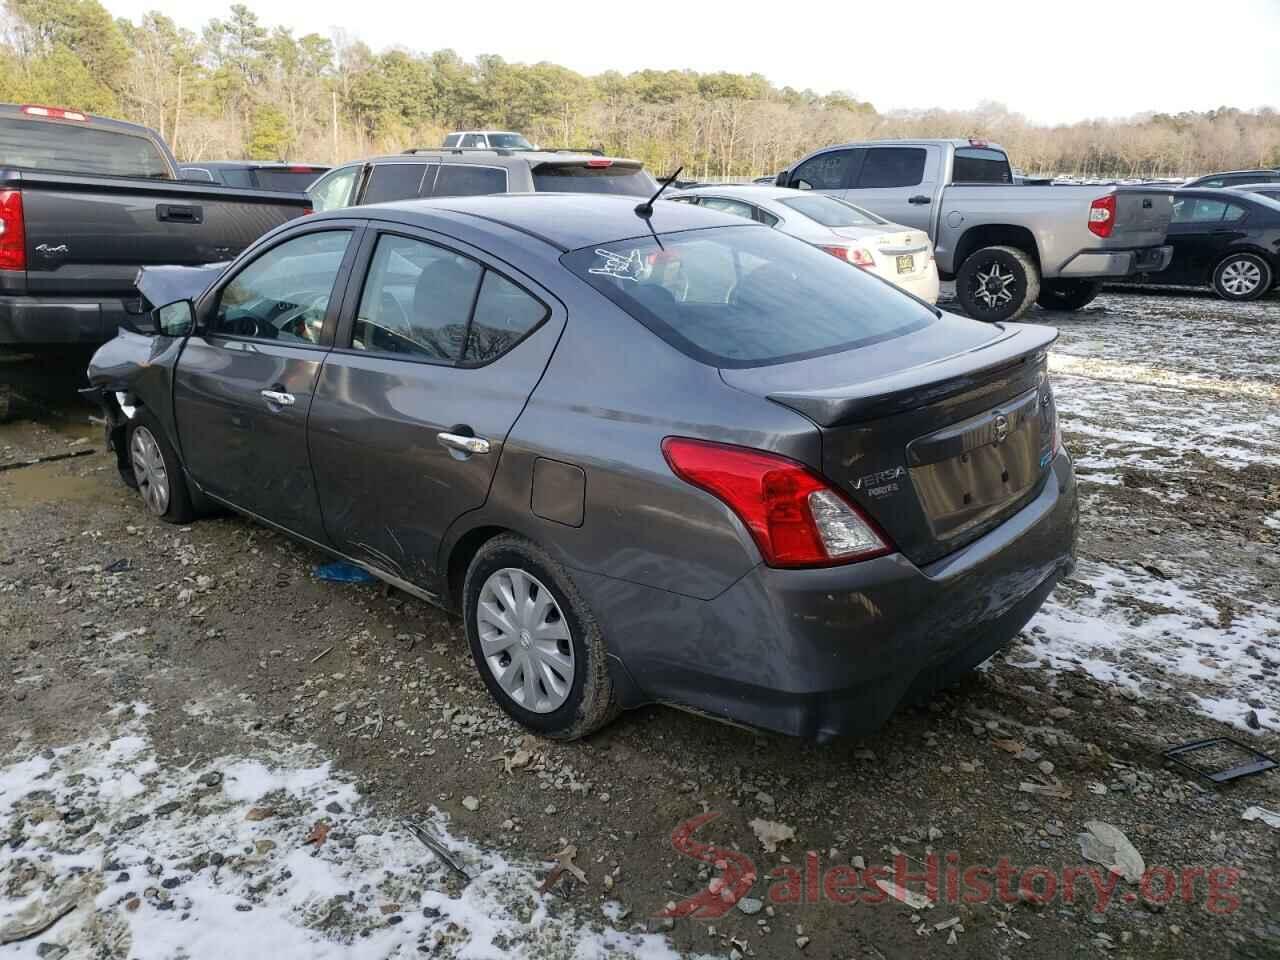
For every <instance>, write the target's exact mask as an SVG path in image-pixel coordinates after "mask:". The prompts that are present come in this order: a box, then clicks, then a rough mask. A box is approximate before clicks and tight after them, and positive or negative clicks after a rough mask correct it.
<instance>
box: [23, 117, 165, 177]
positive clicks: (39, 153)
mask: <svg viewBox="0 0 1280 960" xmlns="http://www.w3.org/2000/svg"><path fill="white" fill-rule="evenodd" d="M0 164H4V165H5V166H12V167H31V168H33V169H36V170H56V171H61V172H64V173H88V174H103V175H106V176H110V177H145V178H147V179H153V180H171V179H173V173H172V172H171V171H170V169H169V163H168V161H167V160H165V158H164V156H163V155H162V154H161V153H160V151H159V150H158V149H157V148H156V145H155V144H154V143H152V142H151V141H150V140H148V139H146V138H145V137H138V136H134V135H133V134H129V133H121V132H119V131H116V130H105V129H102V128H101V127H89V126H82V125H79V124H72V123H46V122H43V121H39V120H18V119H12V118H6V119H0Z"/></svg>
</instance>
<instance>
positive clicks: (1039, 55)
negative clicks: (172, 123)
mask: <svg viewBox="0 0 1280 960" xmlns="http://www.w3.org/2000/svg"><path fill="white" fill-rule="evenodd" d="M246 2H247V4H248V6H249V7H250V8H251V9H253V10H254V11H255V12H256V13H257V14H258V16H259V18H260V19H261V20H262V21H263V22H264V23H266V24H267V25H269V26H275V25H283V26H287V27H292V28H293V30H294V33H295V35H301V34H304V33H313V32H314V33H320V34H324V35H326V36H327V35H330V34H331V33H332V31H333V30H334V29H335V28H336V29H341V30H343V31H345V32H346V34H347V35H348V36H350V37H351V38H353V39H359V40H363V41H364V42H365V43H367V44H369V46H371V47H372V48H373V49H374V50H382V49H385V48H388V47H395V46H399V47H404V48H407V49H410V50H414V51H430V50H438V49H441V48H444V47H451V48H453V49H454V50H456V51H458V53H460V54H462V55H463V56H464V57H466V58H468V59H470V58H472V57H474V56H475V55H477V54H490V53H491V54H498V55H499V56H502V57H503V58H505V59H507V60H509V61H513V62H525V63H535V62H538V61H540V60H549V61H551V62H553V63H558V64H561V65H563V66H566V67H569V68H570V69H573V70H576V71H578V72H579V73H584V74H596V73H601V72H603V71H605V70H609V69H616V70H620V71H622V72H623V73H629V72H631V71H632V70H640V69H645V68H652V69H660V70H666V69H693V70H697V71H699V72H710V71H717V70H729V71H734V72H740V73H761V74H763V75H764V76H766V77H767V78H768V79H769V80H770V81H772V82H773V83H774V84H775V85H777V86H780V87H781V86H791V87H795V88H797V89H804V88H806V87H807V88H810V89H813V90H816V91H818V92H819V93H831V92H833V91H845V92H848V93H852V94H853V95H855V96H856V97H857V98H858V99H860V100H869V101H871V103H873V104H874V105H875V107H876V109H878V110H880V111H882V112H885V111H890V110H897V109H913V108H914V109H919V108H926V107H942V108H946V109H969V108H972V107H974V106H976V105H977V104H978V103H979V102H981V101H985V100H994V101H998V102H1000V103H1003V104H1005V105H1006V106H1007V107H1008V108H1009V109H1010V110H1012V111H1014V112H1015V113H1021V114H1023V115H1025V116H1026V117H1027V118H1028V119H1030V120H1031V121H1033V122H1035V123H1044V124H1053V123H1072V122H1075V121H1078V120H1085V119H1092V118H1098V117H1108V118H1110V117H1127V116H1132V115H1134V114H1137V113H1142V112H1145V111H1159V112H1178V111H1180V110H1208V109H1212V108H1214V107H1219V106H1224V105H1225V106H1234V107H1240V108H1242V109H1253V108H1256V107H1260V106H1275V107H1280V53H1277V51H1280V0H1230V2H1229V3H1227V4H1224V5H1222V6H1218V5H1213V4H1208V3H1205V2H1203V0H1200V2H1191V0H1164V2H1161V0H1147V2H1143V3H1134V2H1132V0H1111V2H1096V0H1049V2H1046V0H1014V2H1011V3H1006V2H988V3H954V2H946V3H942V2H938V0H906V2H900V3H890V2H857V0H850V2H847V3H841V2H838V0H836V2H826V3H818V4H812V3H811V4H809V5H807V6H806V5H801V6H799V7H792V6H791V5H790V4H789V3H786V2H778V0H763V2H762V0H745V2H741V0H740V2H737V3H725V2H721V0H701V2H693V3H688V2H685V3H672V4H670V5H667V4H663V3H655V2H652V0H647V2H636V0H622V2H619V0H609V2H605V0H595V2H592V0H579V2H576V3H553V4H547V3H541V2H538V0H485V2H484V3H474V2H467V3H463V2H455V0H425V2H412V0H410V2H405V0H399V2H397V0H362V2H360V3H358V4H355V3H351V2H350V0H307V2H306V3H299V2H298V0H246ZM104 3H105V5H106V7H107V8H108V9H109V10H110V11H111V12H112V13H113V14H115V15H116V16H125V17H129V18H131V19H134V20H137V19H138V18H139V17H140V16H141V15H142V13H144V12H145V11H147V10H153V9H155V10H160V11H161V12H163V13H165V14H167V15H169V16H170V17H172V18H173V19H174V20H176V21H178V22H179V23H181V24H182V25H184V26H187V27H190V28H192V29H197V30H198V29H199V27H200V26H201V25H202V24H203V23H204V22H205V21H206V20H208V19H209V18H210V17H220V16H225V15H226V11H227V9H228V8H229V6H230V2H228V3H226V4H225V5H224V4H221V3H217V2H214V3H202V4H193V3H191V2H190V0H185V2H183V0H104ZM668 6H669V9H670V10H671V14H670V15H669V16H666V17H664V16H662V14H661V12H660V11H662V10H663V9H666V8H668ZM1227 8H1229V10H1230V18H1229V20H1227V21H1225V22H1224V19H1223V17H1222V16H1221V15H1220V14H1221V13H1222V12H1224V11H1225V10H1226V9H1227ZM815 21H816V22H815Z"/></svg>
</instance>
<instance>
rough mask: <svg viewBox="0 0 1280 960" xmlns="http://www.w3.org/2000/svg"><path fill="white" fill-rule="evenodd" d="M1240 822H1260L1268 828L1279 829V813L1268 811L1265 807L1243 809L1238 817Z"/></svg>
mask: <svg viewBox="0 0 1280 960" xmlns="http://www.w3.org/2000/svg"><path fill="white" fill-rule="evenodd" d="M1240 819H1241V820H1261V821H1262V822H1263V823H1265V824H1266V825H1267V826H1268V827H1276V828H1277V829H1280V813H1277V812H1276V811H1274V810H1268V809H1266V808H1265V807H1259V806H1252V807H1248V808H1246V809H1245V811H1244V813H1242V814H1241V815H1240Z"/></svg>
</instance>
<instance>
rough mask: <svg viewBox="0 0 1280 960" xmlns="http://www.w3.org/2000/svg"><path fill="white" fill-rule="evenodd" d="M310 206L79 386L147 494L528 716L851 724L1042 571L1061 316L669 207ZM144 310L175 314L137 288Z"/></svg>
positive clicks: (1027, 612)
mask: <svg viewBox="0 0 1280 960" xmlns="http://www.w3.org/2000/svg"><path fill="white" fill-rule="evenodd" d="M655 207H656V209H651V210H648V211H646V210H645V209H643V206H642V207H641V208H637V207H636V205H635V201H634V198H632V199H627V198H623V197H610V196H585V195H577V196H575V195H542V196H536V195H531V196H497V197H473V198H467V199H451V200H430V201H413V202H405V203H399V204H385V205H380V206H372V207H363V208H358V209H351V210H342V211H335V212H333V213H328V214H321V215H318V216H314V217H307V218H305V219H304V220H298V221H294V222H292V223H290V224H287V225H286V226H284V227H283V228H281V229H278V230H276V231H274V232H272V233H270V234H268V235H267V236H265V237H263V238H262V239H261V240H260V241H259V242H258V243H257V244H256V245H254V246H253V247H252V248H250V249H249V250H247V251H246V252H245V253H244V254H243V255H242V256H241V257H239V258H238V259H237V260H236V261H234V262H233V263H232V264H230V265H229V266H227V267H225V268H224V269H221V270H216V271H215V270H173V269H170V270H160V271H155V272H150V271H149V272H147V273H144V275H143V277H142V280H141V284H140V285H141V289H142V291H143V293H144V295H145V296H147V297H148V299H150V300H151V302H152V303H153V304H159V303H162V302H164V305H163V306H162V307H159V308H158V309H156V310H154V311H153V314H152V316H153V317H154V327H153V328H148V329H145V330H143V329H137V330H123V331H122V332H121V334H120V336H119V337H118V338H117V339H115V340H113V341H112V342H111V343H109V344H107V345H106V346H104V347H103V348H102V349H101V350H99V351H98V353H97V355H96V356H95V357H94V359H93V362H92V365H91V368H90V377H91V382H92V384H93V391H95V392H96V393H97V395H98V397H99V399H100V401H101V403H102V404H103V407H104V409H105V411H106V414H107V419H108V426H107V432H108V437H109V440H110V442H111V444H112V446H113V448H114V449H115V451H116V454H117V456H118V459H119V467H120V473H121V476H122V478H123V479H124V481H125V482H126V483H128V484H130V485H131V486H134V487H136V488H137V489H138V490H139V492H140V493H141V495H142V503H143V505H144V506H145V508H146V509H147V510H148V511H149V512H150V513H152V514H153V515H155V516H156V517H158V518H160V519H162V520H166V521H169V522H174V523H186V522H189V521H190V520H192V519H193V518H194V517H196V516H198V515H199V514H201V513H203V512H205V511H208V510H212V509H215V508H223V507H225V508H231V509H234V510H237V511H239V512H241V513H243V514H244V515H246V516H248V517H250V518H253V519H255V520H257V521H259V522H262V523H265V524H268V525H270V526H272V527H275V528H277V529H280V530H283V531H286V532H288V533H289V534H291V535H293V536H294V537H297V538H298V539H299V540H302V541H304V542H306V543H309V544H311V545H313V546H315V547H317V548H319V549H321V550H324V551H327V552H329V553H331V554H334V555H336V556H338V557H341V558H344V559H346V560H347V561H349V562H352V563H355V564H357V565H359V566H361V567H363V568H364V569H366V570H368V571H369V572H370V573H372V574H374V575H375V576H377V577H380V578H381V579H383V580H385V581H386V582H388V583H390V584H393V585H395V586H397V587H399V588H401V589H403V590H406V591H408V592H410V593H412V594H414V595H416V596H419V597H422V598H425V599H428V600H430V601H433V602H435V603H438V604H440V605H442V606H444V607H446V608H448V609H450V610H454V611H457V612H459V613H460V614H461V615H462V617H463V618H464V621H465V624H466V633H467V637H468V641H469V644H470V648H471V653H472V655H473V657H474V659H475V663H476V666H477V669H478V670H479V673H480V675H481V677H482V678H483V679H484V682H485V683H486V685H487V686H488V688H489V690H490V691H491V693H492V695H493V697H494V698H495V700H496V701H497V702H498V703H499V704H500V705H501V706H502V708H503V709H504V710H506V711H507V712H508V713H509V714H510V715H511V716H512V717H514V718H515V719H516V720H518V721H519V722H520V723H522V724H524V725H525V726H527V727H529V728H530V729H532V730H535V731H537V732H539V733H542V734H544V735H547V736H551V737H559V738H570V737H577V736H582V735H584V734H587V733H589V732H591V731H592V730H595V729H596V728H598V727H599V726H601V725H602V724H604V723H606V722H607V721H608V720H609V719H610V718H612V717H613V716H614V715H615V714H616V713H617V712H618V711H619V710H621V709H623V708H627V707H632V706H637V705H640V704H644V703H652V702H663V703H671V704H676V705H680V706H683V707H687V708H691V709H694V710H697V711H700V712H703V713H707V714H710V715H713V716H720V717H726V718H730V719H732V720H735V721H739V722H743V723H747V724H752V725H755V726H758V727H762V728H767V729H771V730H777V731H783V732H786V733H790V734H796V735H802V736H808V737H818V738H827V737H830V736H832V735H835V734H841V733H852V732H863V731H867V730H870V729H873V728H875V727H876V726H878V725H879V724H880V723H881V722H882V721H883V720H884V719H885V718H886V717H887V716H888V715H889V713H890V712H891V711H892V710H893V708H894V706H895V705H896V704H897V703H898V702H899V701H901V700H902V699H903V698H904V697H907V696H916V695H919V694H923V693H925V692H927V691H929V690H932V689H933V688H934V687H936V686H937V685H938V684H941V683H945V682H947V681H948V680H950V679H951V678H953V677H955V676H956V675H957V674H959V673H961V672H963V671H965V670H968V669H969V668H971V667H973V666H974V665H975V664H977V663H979V662H981V661H982V660H984V659H985V658H987V657H988V656H990V655H991V653H992V652H994V651H995V650H997V649H999V648H1000V647H1001V646H1002V645H1003V644H1005V643H1006V642H1007V641H1008V640H1009V639H1010V638H1011V637H1012V636H1014V634H1016V633H1017V632H1018V631H1019V630H1020V629H1021V628H1022V626H1023V625H1024V624H1025V623H1026V622H1027V620H1028V619H1029V618H1030V617H1031V616H1032V614H1033V613H1034V612H1035V611H1036V609H1037V608H1038V607H1039V606H1040V604H1041V603H1042V602H1043V601H1044V599H1045V597H1046V596H1047V595H1048V593H1049V591H1050V590H1052V589H1053V586H1054V584H1055V583H1056V582H1057V581H1058V579H1059V577H1060V576H1062V575H1063V573H1064V571H1067V570H1069V569H1070V567H1071V565H1072V563H1073V555H1074V548H1075V538H1076V514H1077V507H1076V488H1075V481H1074V478H1073V473H1072V467H1071V461H1070V458H1069V457H1068V456H1067V454H1066V453H1065V452H1064V451H1063V449H1062V444H1061V436H1060V433H1059V430H1058V426H1057V414H1056V411H1055V406H1054V401H1053V391H1052V390H1051V388H1050V385H1049V381H1048V375H1047V372H1046V354H1047V349H1048V347H1049V345H1050V343H1052V341H1053V339H1054V337H1055V333H1054V331H1053V330H1051V329H1048V328H1046V327H1039V326H1029V325H1021V324H995V325H992V324H984V323H978V322H975V321H972V320H968V319H965V318H963V317H958V316H953V315H950V314H946V313H942V312H940V311H938V310H936V309H934V308H931V307H927V306H925V305H924V304H922V303H920V302H919V301H918V300H914V299H912V298H910V297H904V296H901V295H900V294H898V293H897V292H896V291H894V290H893V289H891V288H890V287H889V286H887V285H885V284H883V283H881V282H879V281H878V280H876V279H874V278H872V277H868V276H867V275H866V274H865V273H863V272H862V271H861V270H856V269H851V268H850V266H849V265H848V264H847V263H842V262H840V261H839V260H837V259H835V258H834V257H831V256H828V255H827V254H826V253H823V252H822V251H820V250H818V249H816V248H815V247H813V246H811V245H809V244H806V243H802V242H800V241H798V240H796V239H794V238H792V237H789V236H786V235H785V234H783V233H780V232H779V231H777V230H771V229H767V228H765V227H763V226H760V225H759V224H753V223H747V222H744V221H743V220H741V219H740V218H736V217H731V216H726V215H724V214H720V213H715V212H712V211H708V210H700V209H697V208H696V207H691V206H689V205H687V204H675V203H661V202H659V203H657V204H655ZM170 299H172V301H173V302H165V301H168V300H170Z"/></svg>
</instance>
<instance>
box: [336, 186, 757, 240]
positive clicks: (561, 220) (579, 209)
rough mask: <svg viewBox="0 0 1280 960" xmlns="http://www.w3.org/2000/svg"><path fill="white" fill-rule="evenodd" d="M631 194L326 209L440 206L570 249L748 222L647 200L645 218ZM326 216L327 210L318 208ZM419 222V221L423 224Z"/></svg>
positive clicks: (425, 209) (404, 211) (416, 213)
mask: <svg viewBox="0 0 1280 960" xmlns="http://www.w3.org/2000/svg"><path fill="white" fill-rule="evenodd" d="M639 202H640V201H639V199H638V198H636V197H624V196H618V195H607V194H598V193H597V194H593V193H506V194H490V195H487V196H477V197H437V198H434V199H430V200H404V201H397V202H394V203H380V204H374V205H372V206H368V207H361V208H359V209H358V210H355V211H353V210H351V209H344V210H335V211H332V212H331V213H332V216H335V217H350V216H352V215H353V213H355V214H358V215H368V216H382V217H385V216H386V215H388V214H393V215H395V216H394V217H393V219H400V218H403V221H404V222H405V223H414V222H415V221H418V219H419V218H422V219H423V220H425V219H426V216H428V215H430V214H431V213H432V212H433V211H444V212H449V213H454V214H461V215H463V216H467V217H474V218H477V219H480V220H487V221H490V222H493V223H499V224H504V225H506V226H509V227H511V228H512V229H514V230H518V231H520V232H521V233H525V234H529V235H531V236H535V237H538V238H539V239H542V240H544V241H546V242H547V243H550V244H552V245H553V246H556V247H559V248H560V249H562V250H576V249H578V248H579V247H586V246H590V245H591V244H593V243H609V242H611V241H614V240H623V239H626V238H628V237H636V236H641V235H648V234H649V232H650V227H652V229H653V231H655V232H657V233H672V232H674V231H677V230H696V229H701V228H705V227H719V226H748V227H749V226H753V225H754V224H752V222H751V221H748V220H743V219H742V218H741V217H736V216H733V215H732V214H727V213H719V212H717V211H714V210H703V209H700V208H699V207H695V206H692V205H691V204H687V203H665V202H662V201H659V202H658V203H655V204H654V205H653V215H652V216H651V217H650V218H649V220H648V222H647V223H646V221H645V219H644V218H643V217H640V216H639V215H638V214H637V213H636V206H637V204H638V203H639ZM319 216H323V217H328V216H330V214H320V215H319ZM423 225H425V224H423Z"/></svg>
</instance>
